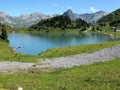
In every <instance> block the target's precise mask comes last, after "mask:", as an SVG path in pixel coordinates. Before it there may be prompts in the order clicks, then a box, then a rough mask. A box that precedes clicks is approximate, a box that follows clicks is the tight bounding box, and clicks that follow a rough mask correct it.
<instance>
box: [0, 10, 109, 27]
mask: <svg viewBox="0 0 120 90" xmlns="http://www.w3.org/2000/svg"><path fill="white" fill-rule="evenodd" d="M106 14H107V13H106V12H104V11H99V12H96V13H86V14H77V13H73V12H72V10H71V9H69V10H67V11H66V12H64V13H63V16H68V17H69V18H70V19H71V20H75V19H82V20H84V21H86V22H87V23H94V22H96V21H97V20H99V19H100V18H102V17H103V16H105V15H106ZM54 16H58V15H57V14H55V15H53V16H52V17H54ZM47 18H50V16H49V15H45V14H42V13H40V12H36V13H32V14H22V15H20V16H18V17H13V16H10V15H7V14H6V13H4V12H0V23H2V24H7V25H10V26H11V27H14V28H23V27H30V26H32V25H34V24H37V23H38V22H39V21H41V19H47Z"/></svg>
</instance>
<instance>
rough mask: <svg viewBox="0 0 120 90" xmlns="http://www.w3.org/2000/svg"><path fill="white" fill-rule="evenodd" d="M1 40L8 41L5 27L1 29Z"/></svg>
mask: <svg viewBox="0 0 120 90" xmlns="http://www.w3.org/2000/svg"><path fill="white" fill-rule="evenodd" d="M1 38H2V39H3V40H6V41H8V35H7V30H6V29H5V27H4V26H3V27H2V33H1Z"/></svg>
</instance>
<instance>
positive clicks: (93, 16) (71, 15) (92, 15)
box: [63, 9, 108, 23]
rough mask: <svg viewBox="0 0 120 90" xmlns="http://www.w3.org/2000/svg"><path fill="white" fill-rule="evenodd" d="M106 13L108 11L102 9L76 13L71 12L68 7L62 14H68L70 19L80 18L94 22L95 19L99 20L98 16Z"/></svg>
mask: <svg viewBox="0 0 120 90" xmlns="http://www.w3.org/2000/svg"><path fill="white" fill-rule="evenodd" d="M107 14H108V13H107V12H104V11H98V12H96V13H86V14H76V13H73V12H72V10H71V9H69V10H67V11H66V12H64V13H63V16H68V17H69V18H70V19H72V20H75V19H78V18H81V19H83V20H85V21H86V22H88V23H95V22H96V21H97V20H99V19H100V18H102V17H103V16H105V15H107Z"/></svg>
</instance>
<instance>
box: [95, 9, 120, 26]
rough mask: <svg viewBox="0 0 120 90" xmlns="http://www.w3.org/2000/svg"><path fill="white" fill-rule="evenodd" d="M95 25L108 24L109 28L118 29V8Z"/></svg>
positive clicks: (119, 16) (119, 20)
mask: <svg viewBox="0 0 120 90" xmlns="http://www.w3.org/2000/svg"><path fill="white" fill-rule="evenodd" d="M97 23H98V24H101V23H109V24H110V26H115V27H120V8H119V9H117V10H115V11H113V12H112V13H110V14H108V15H107V16H104V17H103V18H101V19H100V20H98V22H97Z"/></svg>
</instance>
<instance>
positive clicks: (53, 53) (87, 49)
mask: <svg viewBox="0 0 120 90" xmlns="http://www.w3.org/2000/svg"><path fill="white" fill-rule="evenodd" d="M117 44H120V41H116V42H105V43H99V44H88V45H78V46H69V47H64V48H53V49H48V50H47V51H45V52H43V53H41V54H40V57H41V58H46V57H47V58H55V57H61V56H62V57H63V56H70V55H75V54H81V53H91V52H94V51H98V50H100V49H103V48H108V47H112V46H114V45H117Z"/></svg>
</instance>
